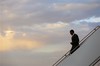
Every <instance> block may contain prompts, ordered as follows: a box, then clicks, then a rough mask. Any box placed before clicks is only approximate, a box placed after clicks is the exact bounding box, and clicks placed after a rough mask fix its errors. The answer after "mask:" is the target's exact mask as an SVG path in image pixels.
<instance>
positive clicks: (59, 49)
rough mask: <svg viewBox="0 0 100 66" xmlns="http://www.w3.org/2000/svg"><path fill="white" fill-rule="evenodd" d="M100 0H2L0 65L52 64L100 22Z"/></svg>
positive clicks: (45, 65)
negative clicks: (75, 36)
mask: <svg viewBox="0 0 100 66" xmlns="http://www.w3.org/2000/svg"><path fill="white" fill-rule="evenodd" d="M99 12H100V0H0V66H52V64H53V63H54V62H56V61H57V60H58V59H59V58H60V57H61V56H62V55H64V54H65V53H66V52H67V51H69V50H70V48H71V45H70V42H71V39H70V38H71V36H70V34H69V31H70V30H71V29H74V30H75V33H76V34H78V35H79V38H80V40H81V39H82V38H83V37H84V36H85V35H87V34H88V33H89V32H90V31H91V30H92V29H93V28H95V27H96V26H98V25H100V13H99Z"/></svg>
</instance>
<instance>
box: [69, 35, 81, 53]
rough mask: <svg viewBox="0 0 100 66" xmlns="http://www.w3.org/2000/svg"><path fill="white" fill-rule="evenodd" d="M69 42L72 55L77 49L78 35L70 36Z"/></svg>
mask: <svg viewBox="0 0 100 66" xmlns="http://www.w3.org/2000/svg"><path fill="white" fill-rule="evenodd" d="M71 40H72V42H71V45H72V48H71V51H70V53H71V54H72V53H73V52H74V51H75V50H77V49H78V48H79V37H78V35H77V34H74V35H73V36H72V38H71ZM77 46H78V47H77ZM76 47H77V48H76Z"/></svg>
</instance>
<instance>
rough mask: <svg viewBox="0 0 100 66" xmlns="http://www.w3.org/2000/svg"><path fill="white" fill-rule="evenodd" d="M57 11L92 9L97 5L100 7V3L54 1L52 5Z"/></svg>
mask: <svg viewBox="0 0 100 66" xmlns="http://www.w3.org/2000/svg"><path fill="white" fill-rule="evenodd" d="M52 7H53V8H54V9H55V10H57V11H67V10H69V11H73V10H74V11H75V10H90V9H93V8H96V7H100V5H99V4H97V3H94V4H84V3H68V4H64V3H54V4H53V6H52Z"/></svg>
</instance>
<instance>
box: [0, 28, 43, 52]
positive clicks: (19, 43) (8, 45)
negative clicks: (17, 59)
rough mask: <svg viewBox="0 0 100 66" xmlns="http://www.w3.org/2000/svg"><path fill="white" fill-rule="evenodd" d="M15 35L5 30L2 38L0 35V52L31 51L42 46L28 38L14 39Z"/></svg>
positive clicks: (13, 32)
mask: <svg viewBox="0 0 100 66" xmlns="http://www.w3.org/2000/svg"><path fill="white" fill-rule="evenodd" d="M15 34H16V32H15V31H12V30H7V31H5V35H4V36H2V35H0V42H1V43H0V51H13V50H31V49H36V48H39V47H40V46H42V45H41V44H40V42H38V41H34V40H31V39H28V38H17V39H15V38H14V36H15ZM24 36H25V34H24Z"/></svg>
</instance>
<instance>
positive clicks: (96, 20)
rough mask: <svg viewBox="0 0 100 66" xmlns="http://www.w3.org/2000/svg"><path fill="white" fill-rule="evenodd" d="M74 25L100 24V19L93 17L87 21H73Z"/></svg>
mask: <svg viewBox="0 0 100 66" xmlns="http://www.w3.org/2000/svg"><path fill="white" fill-rule="evenodd" d="M73 23H75V24H80V23H100V17H95V16H93V17H89V18H86V19H81V20H76V21H73Z"/></svg>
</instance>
